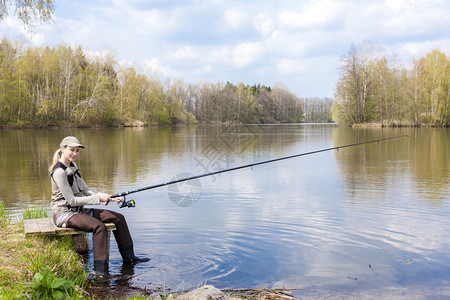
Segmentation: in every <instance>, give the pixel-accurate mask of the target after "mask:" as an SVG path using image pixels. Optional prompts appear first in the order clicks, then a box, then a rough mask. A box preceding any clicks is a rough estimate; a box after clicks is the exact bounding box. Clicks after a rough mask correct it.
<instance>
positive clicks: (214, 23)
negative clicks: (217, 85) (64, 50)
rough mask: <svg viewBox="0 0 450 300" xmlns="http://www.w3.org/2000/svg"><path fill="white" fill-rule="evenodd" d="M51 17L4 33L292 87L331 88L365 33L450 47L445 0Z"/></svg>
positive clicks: (145, 7)
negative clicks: (343, 59)
mask: <svg viewBox="0 0 450 300" xmlns="http://www.w3.org/2000/svg"><path fill="white" fill-rule="evenodd" d="M55 4H56V11H55V22H54V23H51V24H39V23H36V27H35V28H34V34H32V35H30V34H27V32H26V30H25V29H24V28H22V27H21V25H20V22H18V21H17V20H16V19H15V18H14V17H11V16H8V17H7V18H6V19H5V20H4V21H3V22H2V23H0V33H1V35H2V37H7V38H9V39H23V40H25V41H26V42H27V43H29V44H30V45H33V46H41V45H46V46H55V45H58V44H60V43H64V44H66V45H81V46H82V47H83V49H85V50H86V51H87V52H88V53H92V54H95V53H97V54H102V53H112V54H113V55H114V57H115V58H116V60H117V61H118V62H119V63H120V65H123V66H129V65H132V66H134V67H136V68H137V69H138V70H140V71H141V72H145V73H148V75H150V76H158V77H160V78H161V79H162V80H163V81H164V82H166V81H168V80H171V79H182V80H184V82H186V83H198V82H227V81H230V82H232V83H235V84H236V83H239V82H244V83H245V84H250V85H252V84H255V83H256V84H258V83H261V84H264V85H268V86H273V85H274V84H276V83H282V84H284V86H285V87H286V88H287V89H288V90H290V91H292V92H294V93H295V94H296V95H298V96H304V97H314V96H318V97H332V96H333V93H334V89H335V84H336V80H337V79H338V78H339V65H340V60H341V57H342V56H343V55H346V54H347V52H348V50H349V48H350V46H351V45H352V44H354V45H356V46H359V45H361V44H362V43H363V42H364V41H370V42H372V43H374V44H376V45H377V46H380V47H381V48H382V49H384V50H385V52H386V55H387V56H388V57H390V56H392V55H393V54H394V53H395V54H396V55H397V56H399V57H400V58H401V60H402V61H403V62H405V63H408V62H410V60H411V59H412V58H413V57H419V56H422V55H425V54H426V53H427V52H429V51H431V50H433V49H435V48H437V49H440V50H441V51H443V52H445V53H446V54H447V55H450V33H449V32H450V30H449V28H450V1H448V0H409V1H406V0H386V1H383V0H377V1H375V0H373V1H361V0H316V1H312V0H311V1H303V0H279V1H275V0H272V1H267V0H262V1H247V0H240V1H235V0H209V1H208V0H177V1H175V0H173V1H171V0H150V1H148V0H147V1H146V0H108V1H107V0H90V1H88V0H74V1H58V0H56V1H55Z"/></svg>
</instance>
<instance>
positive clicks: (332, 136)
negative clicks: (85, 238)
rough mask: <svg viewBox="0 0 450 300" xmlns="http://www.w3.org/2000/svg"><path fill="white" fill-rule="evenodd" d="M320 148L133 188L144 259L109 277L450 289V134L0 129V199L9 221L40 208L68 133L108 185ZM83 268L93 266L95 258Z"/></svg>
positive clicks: (314, 290)
mask: <svg viewBox="0 0 450 300" xmlns="http://www.w3.org/2000/svg"><path fill="white" fill-rule="evenodd" d="M404 134H407V135H409V137H408V138H401V139H397V140H393V141H386V142H381V143H379V144H378V143H374V144H369V145H366V146H361V147H354V148H346V149H341V150H339V151H327V152H323V153H318V154H313V155H308V156H304V157H299V158H295V159H290V160H285V161H279V162H276V163H271V164H266V165H260V166H255V167H253V168H247V169H242V170H238V171H233V172H229V173H223V174H219V175H215V176H210V177H205V178H201V179H199V180H198V181H196V182H187V183H186V184H180V185H178V186H171V188H169V190H168V189H167V188H166V187H163V188H158V189H152V190H148V191H143V192H139V193H136V194H133V195H130V196H132V198H133V199H134V200H135V201H136V208H123V209H119V208H118V207H116V206H111V207H110V209H114V210H118V211H120V212H122V213H123V214H124V215H125V216H126V218H127V220H128V222H129V226H130V229H131V232H132V236H133V239H134V241H135V250H136V252H137V253H138V254H140V255H145V256H148V257H151V258H152V260H151V262H149V263H144V264H139V265H137V266H135V267H134V268H131V269H127V268H123V266H122V264H121V260H120V255H119V253H118V250H117V247H116V244H115V241H114V240H112V242H111V263H110V271H111V273H112V274H113V283H112V284H129V285H133V286H140V287H147V288H156V287H165V288H171V289H172V290H184V289H190V288H195V287H197V286H199V285H202V284H204V283H209V284H213V285H215V286H216V287H218V288H233V289H237V288H261V287H265V286H269V287H285V288H292V289H296V291H294V292H293V294H294V296H298V297H303V296H309V297H318V298H322V297H329V296H336V295H340V296H342V297H348V296H352V297H359V298H371V297H386V296H387V295H388V296H389V297H391V296H398V297H410V296H417V295H419V296H424V297H425V296H432V297H433V296H446V297H447V296H448V297H450V289H449V288H448V286H449V280H450V264H449V261H450V260H449V258H450V257H449V256H450V254H449V252H448V249H449V248H450V226H449V225H450V221H449V218H448V215H449V212H450V211H449V210H450V209H449V202H450V201H449V200H450V197H449V190H450V188H449V184H448V182H449V174H450V155H449V154H450V153H449V151H450V150H449V149H450V147H449V146H450V130H449V129H437V128H420V129H416V128H401V129H379V128H377V129H352V128H344V127H337V126H333V125H308V124H306V125H265V126H257V125H254V126H239V127H234V126H193V127H179V128H171V127H165V128H134V129H133V128H128V129H58V130H2V131H0V200H1V201H3V202H4V203H5V204H6V206H7V209H8V210H9V212H10V214H11V215H12V216H13V218H17V216H18V215H19V212H20V211H21V210H22V209H23V208H24V207H26V206H27V205H30V204H32V205H39V204H42V203H45V204H46V205H47V204H48V202H49V199H50V195H51V187H50V180H49V177H48V173H47V170H46V169H47V168H48V165H49V164H50V159H51V156H52V154H53V152H54V151H55V150H56V149H57V147H58V145H59V142H60V140H61V139H62V138H63V137H64V136H66V135H75V136H77V137H78V139H79V140H80V141H81V142H82V143H84V144H85V145H86V149H84V150H82V153H81V155H80V157H79V158H78V159H77V164H78V166H79V168H80V171H81V174H82V176H83V178H85V180H86V181H87V183H88V184H89V185H90V186H92V187H96V188H97V189H99V190H102V191H105V192H109V193H114V192H120V191H126V190H131V189H136V188H139V187H144V186H150V185H154V184H158V183H162V182H167V181H170V180H171V179H173V178H180V177H186V176H190V175H191V174H192V175H197V174H203V173H208V172H213V171H216V170H219V169H225V168H230V167H235V166H239V165H245V164H249V163H253V162H257V161H263V160H267V159H273V158H277V157H282V156H286V155H293V154H298V153H303V152H308V151H314V150H318V149H323V148H330V147H336V146H340V145H346V144H351V143H355V142H362V141H367V140H374V139H379V138H386V137H391V136H399V135H404ZM91 264H92V262H91Z"/></svg>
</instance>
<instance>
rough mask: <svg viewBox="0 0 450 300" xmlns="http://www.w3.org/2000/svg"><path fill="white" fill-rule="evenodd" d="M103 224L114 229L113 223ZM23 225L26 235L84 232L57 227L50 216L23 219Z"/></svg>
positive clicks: (109, 228)
mask: <svg viewBox="0 0 450 300" xmlns="http://www.w3.org/2000/svg"><path fill="white" fill-rule="evenodd" d="M105 225H106V228H107V229H108V231H110V230H116V225H114V223H105ZM23 226H24V231H25V234H26V235H33V234H41V235H55V234H56V235H73V234H82V233H86V232H85V231H82V230H77V229H73V228H65V227H58V226H56V225H55V224H54V223H53V219H52V218H42V219H31V220H23Z"/></svg>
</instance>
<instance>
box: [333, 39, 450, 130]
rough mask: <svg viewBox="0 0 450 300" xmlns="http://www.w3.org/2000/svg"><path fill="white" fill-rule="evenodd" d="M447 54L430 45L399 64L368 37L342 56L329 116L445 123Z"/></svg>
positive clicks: (343, 120)
mask: <svg viewBox="0 0 450 300" xmlns="http://www.w3.org/2000/svg"><path fill="white" fill-rule="evenodd" d="M449 84H450V57H448V56H447V55H446V54H445V53H443V52H441V51H439V50H438V49H434V50H432V51H431V52H429V53H427V54H426V55H424V56H423V57H419V58H415V59H412V61H411V62H410V63H407V64H402V63H401V61H400V58H399V57H398V55H395V54H394V55H392V56H391V57H388V56H387V55H386V54H385V53H384V51H383V50H380V49H379V48H378V47H377V46H375V45H373V44H372V43H370V42H365V43H363V44H362V45H361V46H360V47H355V46H353V45H352V46H351V47H350V50H349V52H348V54H347V55H345V56H343V57H342V60H341V66H340V78H339V79H338V81H337V83H336V89H335V95H334V100H335V102H334V104H333V108H332V114H333V119H334V120H335V121H336V122H338V123H340V124H347V125H355V124H367V123H370V124H376V125H378V126H437V127H441V126H449V125H450V90H449Z"/></svg>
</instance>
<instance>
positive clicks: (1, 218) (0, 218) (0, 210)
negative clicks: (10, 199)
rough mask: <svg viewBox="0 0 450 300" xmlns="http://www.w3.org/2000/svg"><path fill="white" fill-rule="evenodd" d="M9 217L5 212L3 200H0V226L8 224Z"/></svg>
mask: <svg viewBox="0 0 450 300" xmlns="http://www.w3.org/2000/svg"><path fill="white" fill-rule="evenodd" d="M9 222H10V219H9V217H8V214H7V213H6V207H5V204H4V203H3V201H0V227H4V226H5V225H7V224H9Z"/></svg>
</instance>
